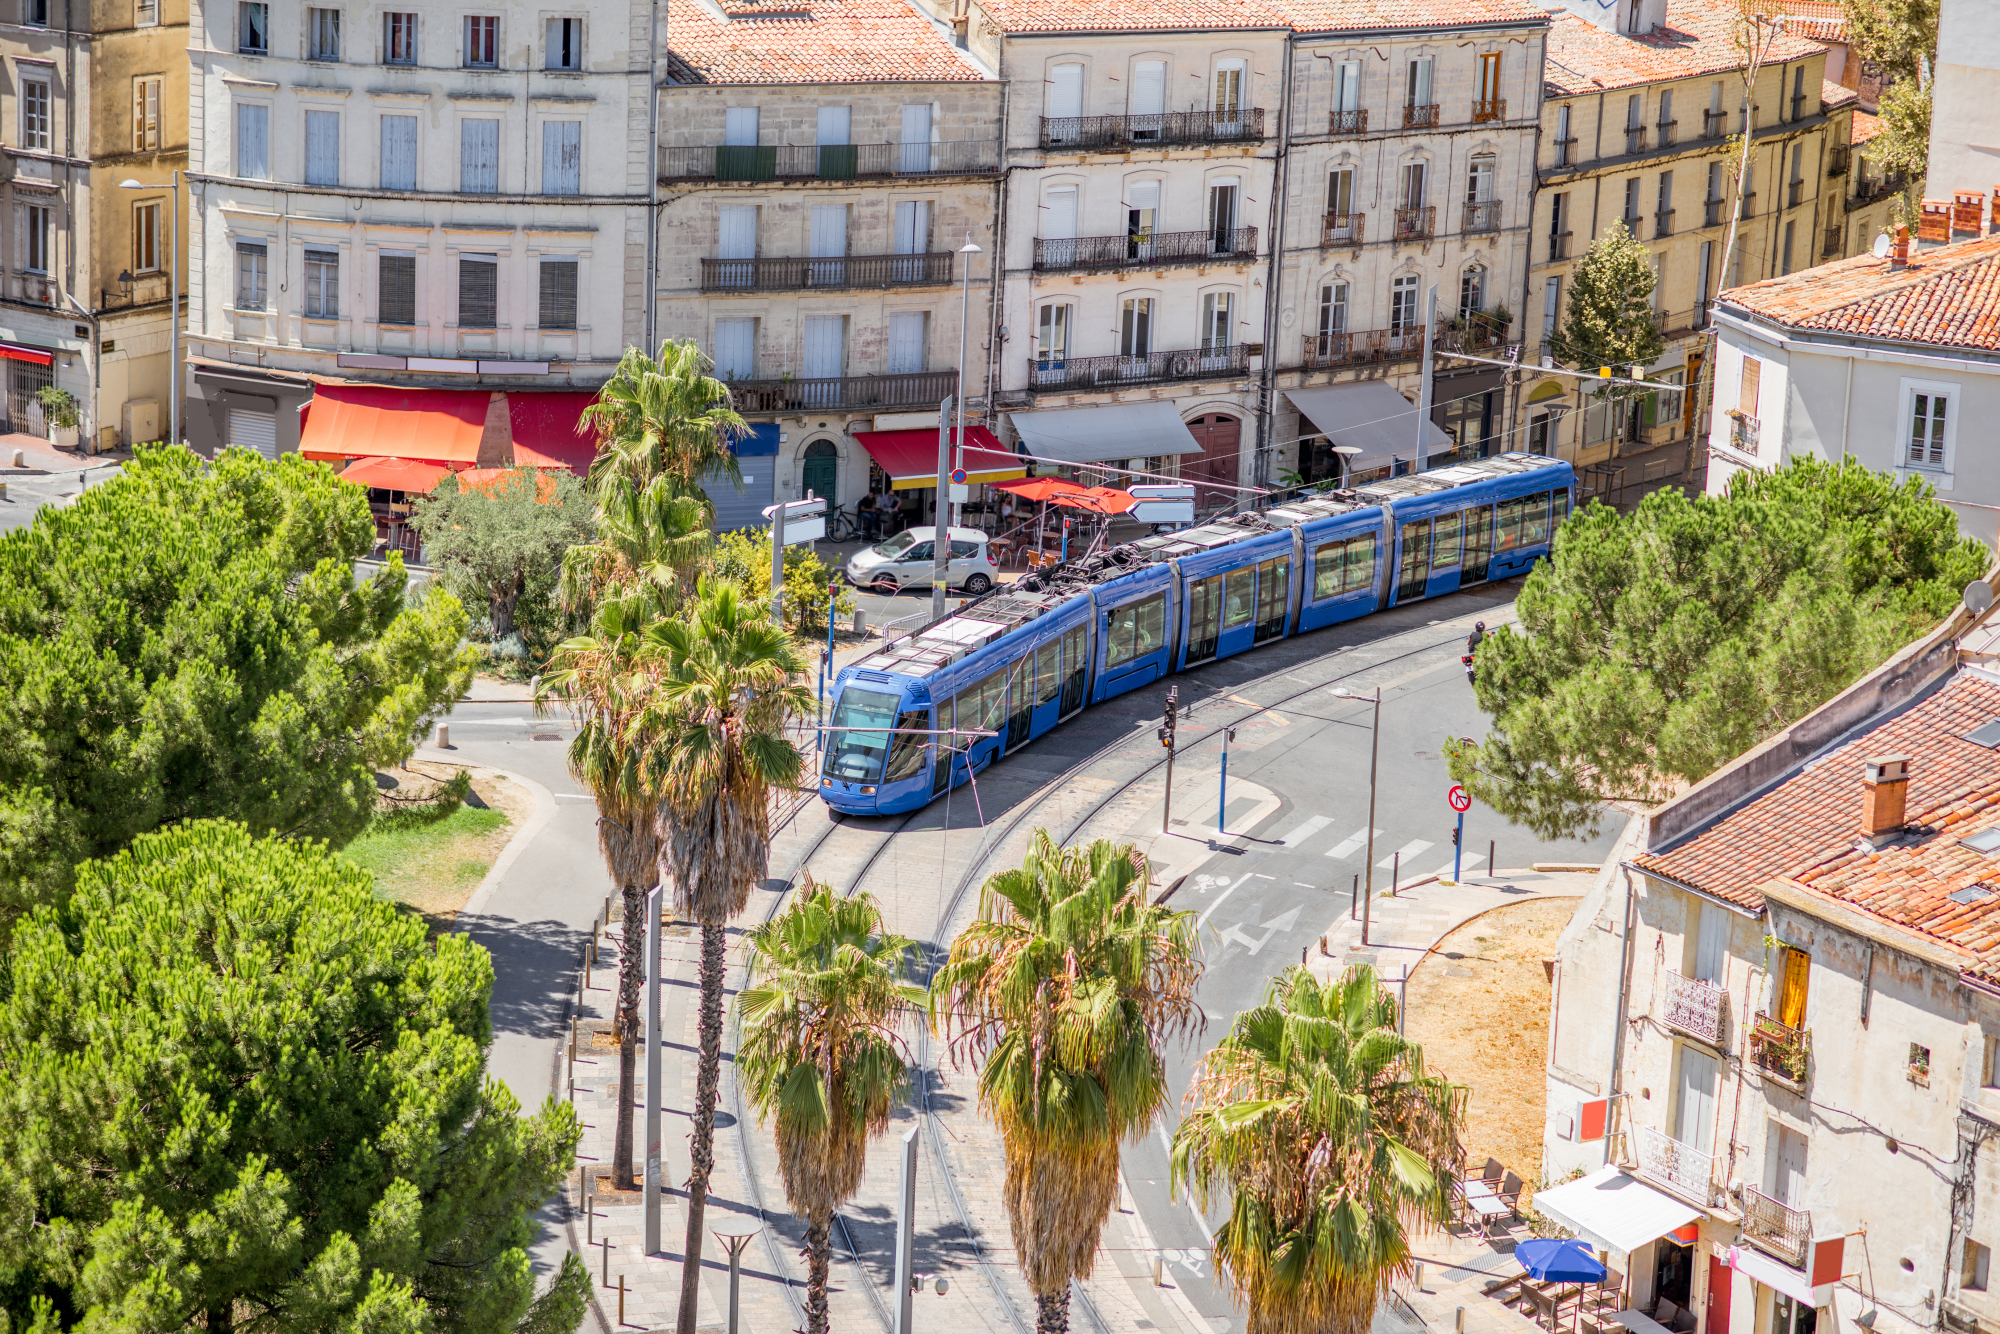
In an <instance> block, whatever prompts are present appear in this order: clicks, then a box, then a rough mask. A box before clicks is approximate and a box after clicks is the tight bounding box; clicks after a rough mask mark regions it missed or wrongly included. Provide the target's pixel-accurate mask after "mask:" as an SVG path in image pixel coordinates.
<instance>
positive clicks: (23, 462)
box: [13, 449, 28, 468]
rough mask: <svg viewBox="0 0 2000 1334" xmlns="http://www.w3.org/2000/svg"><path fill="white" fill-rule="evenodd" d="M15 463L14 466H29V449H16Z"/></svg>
mask: <svg viewBox="0 0 2000 1334" xmlns="http://www.w3.org/2000/svg"><path fill="white" fill-rule="evenodd" d="M13 464H14V466H15V467H16V468H25V467H27V466H28V451H27V450H25V449H17V450H15V451H14V454H13Z"/></svg>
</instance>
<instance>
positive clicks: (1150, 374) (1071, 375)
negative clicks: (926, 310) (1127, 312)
mask: <svg viewBox="0 0 2000 1334" xmlns="http://www.w3.org/2000/svg"><path fill="white" fill-rule="evenodd" d="M1249 369H1250V345H1249V344H1248V343H1231V344H1230V345H1229V346H1228V347H1213V348H1182V349H1180V350H1178V351H1173V352H1150V353H1147V354H1146V355H1145V356H1134V357H1126V356H1111V357H1064V358H1061V359H1060V360H1058V359H1055V358H1036V357H1031V358H1029V360H1028V387H1029V388H1030V389H1033V390H1037V391H1040V392H1048V391H1051V390H1077V389H1121V388H1123V387H1125V386H1126V385H1133V384H1147V383H1157V382H1159V381H1163V380H1205V379H1208V378H1209V377H1211V376H1217V375H1226V376H1239V375H1242V374H1243V373H1244V372H1246V371H1248V370H1249ZM932 397H933V398H943V397H944V395H943V394H934V395H932Z"/></svg>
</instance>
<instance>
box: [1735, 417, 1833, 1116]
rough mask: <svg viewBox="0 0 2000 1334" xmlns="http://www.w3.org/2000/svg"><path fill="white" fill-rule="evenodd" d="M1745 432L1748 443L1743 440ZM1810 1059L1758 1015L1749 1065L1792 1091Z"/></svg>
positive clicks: (1742, 426) (1746, 446)
mask: <svg viewBox="0 0 2000 1334" xmlns="http://www.w3.org/2000/svg"><path fill="white" fill-rule="evenodd" d="M1730 422H1731V426H1730V429H1729V439H1730V443H1731V444H1734V445H1735V446H1736V447H1737V448H1738V449H1741V450H1744V451H1745V452H1750V453H1754V452H1755V451H1756V449H1757V422H1756V419H1755V418H1751V417H1743V416H1738V415H1734V414H1732V415H1731V417H1730ZM1746 433H1747V437H1748V438H1747V442H1746V440H1745V439H1744V436H1745V434H1746ZM1811 1057H1812V1034H1810V1033H1808V1032H1807V1031H1806V1030H1804V1029H1802V1028H1787V1027H1785V1026H1784V1025H1783V1024H1781V1023H1779V1022H1778V1021H1777V1020H1776V1019H1773V1018H1772V1017H1771V1016H1770V1015H1768V1014H1764V1013H1762V1012H1760V1013H1759V1014H1758V1015H1757V1021H1756V1023H1754V1024H1753V1025H1751V1028H1750V1063H1751V1064H1752V1065H1754V1066H1756V1067H1757V1069H1758V1070H1759V1071H1760V1072H1762V1073H1763V1074H1764V1075H1765V1076H1766V1077H1767V1078H1775V1079H1777V1080H1779V1081H1780V1082H1782V1083H1786V1084H1789V1085H1791V1086H1792V1087H1793V1088H1799V1089H1802V1088H1804V1087H1805V1086H1806V1076H1807V1068H1808V1066H1809V1065H1810V1063H1811Z"/></svg>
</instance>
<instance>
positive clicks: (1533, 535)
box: [1521, 491, 1549, 547]
mask: <svg viewBox="0 0 2000 1334" xmlns="http://www.w3.org/2000/svg"><path fill="white" fill-rule="evenodd" d="M1548 540H1549V493H1548V492H1546V491H1543V492H1541V493H1540V494H1538V495H1532V496H1524V497H1522V500H1521V545H1522V546H1524V547H1538V546H1540V545H1541V544H1542V543H1544V542H1546V541H1548Z"/></svg>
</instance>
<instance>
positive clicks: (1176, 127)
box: [1042, 107, 1264, 153]
mask: <svg viewBox="0 0 2000 1334" xmlns="http://www.w3.org/2000/svg"><path fill="white" fill-rule="evenodd" d="M1263 137H1264V111H1263V108H1261V107H1246V108H1244V109H1243V110H1240V111H1163V112H1159V113H1157V114H1154V115H1145V116H1044V117H1042V147H1043V148H1047V149H1054V150H1056V151H1066V152H1113V153H1121V152H1126V151H1129V150H1131V149H1134V148H1159V147H1168V146H1171V145H1177V144H1229V143H1254V142H1256V141H1257V140H1260V139H1262V138H1263Z"/></svg>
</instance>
